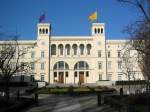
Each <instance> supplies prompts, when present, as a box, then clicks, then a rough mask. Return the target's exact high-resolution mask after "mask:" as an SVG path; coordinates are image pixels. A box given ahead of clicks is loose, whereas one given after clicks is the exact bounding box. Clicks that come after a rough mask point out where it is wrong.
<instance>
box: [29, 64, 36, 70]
mask: <svg viewBox="0 0 150 112" xmlns="http://www.w3.org/2000/svg"><path fill="white" fill-rule="evenodd" d="M30 64H31V70H34V69H35V63H34V62H31V63H30Z"/></svg>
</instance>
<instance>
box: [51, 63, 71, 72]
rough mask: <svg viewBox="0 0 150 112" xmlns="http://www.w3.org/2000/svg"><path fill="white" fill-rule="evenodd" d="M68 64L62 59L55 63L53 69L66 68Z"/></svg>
mask: <svg viewBox="0 0 150 112" xmlns="http://www.w3.org/2000/svg"><path fill="white" fill-rule="evenodd" d="M68 69H69V66H68V64H67V63H66V62H64V61H59V62H57V63H55V65H54V67H53V70H68Z"/></svg>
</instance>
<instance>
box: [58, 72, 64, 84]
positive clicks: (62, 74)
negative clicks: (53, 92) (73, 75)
mask: <svg viewBox="0 0 150 112" xmlns="http://www.w3.org/2000/svg"><path fill="white" fill-rule="evenodd" d="M58 82H59V83H64V72H59V76H58Z"/></svg>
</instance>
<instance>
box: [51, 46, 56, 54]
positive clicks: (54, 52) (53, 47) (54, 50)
mask: <svg viewBox="0 0 150 112" xmlns="http://www.w3.org/2000/svg"><path fill="white" fill-rule="evenodd" d="M51 55H56V45H55V44H53V45H52V46H51Z"/></svg>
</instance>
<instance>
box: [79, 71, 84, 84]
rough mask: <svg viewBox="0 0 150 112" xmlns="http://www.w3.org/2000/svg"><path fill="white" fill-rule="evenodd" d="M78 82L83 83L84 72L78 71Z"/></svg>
mask: <svg viewBox="0 0 150 112" xmlns="http://www.w3.org/2000/svg"><path fill="white" fill-rule="evenodd" d="M79 82H80V83H84V72H79Z"/></svg>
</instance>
